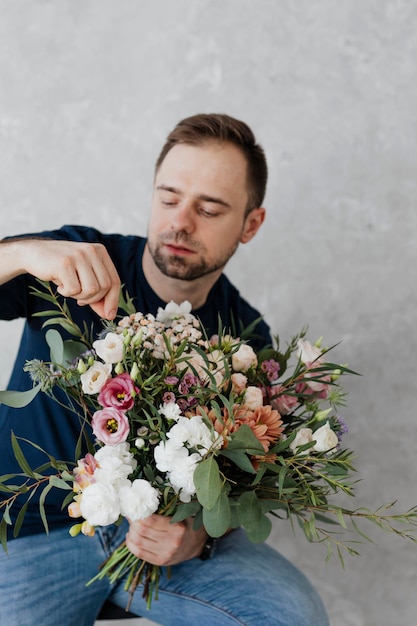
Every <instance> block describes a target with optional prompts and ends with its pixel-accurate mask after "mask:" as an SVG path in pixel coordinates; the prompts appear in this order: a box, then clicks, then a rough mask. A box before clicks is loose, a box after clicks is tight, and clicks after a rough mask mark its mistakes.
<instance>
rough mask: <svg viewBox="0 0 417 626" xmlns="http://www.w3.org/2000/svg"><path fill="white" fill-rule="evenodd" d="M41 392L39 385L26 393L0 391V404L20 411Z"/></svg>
mask: <svg viewBox="0 0 417 626" xmlns="http://www.w3.org/2000/svg"><path fill="white" fill-rule="evenodd" d="M40 390H41V385H36V386H35V387H33V388H32V389H28V390H27V391H11V390H8V391H0V404H5V405H6V406H11V407H13V408H14V409H21V408H22V407H24V406H27V405H28V404H30V403H31V402H32V400H33V398H35V396H37V394H38V393H39V391H40Z"/></svg>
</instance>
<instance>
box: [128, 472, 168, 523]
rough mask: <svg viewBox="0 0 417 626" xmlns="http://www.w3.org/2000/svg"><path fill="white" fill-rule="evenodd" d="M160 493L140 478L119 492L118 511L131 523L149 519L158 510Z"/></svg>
mask: <svg viewBox="0 0 417 626" xmlns="http://www.w3.org/2000/svg"><path fill="white" fill-rule="evenodd" d="M159 496H160V493H159V491H158V490H157V489H155V488H154V487H152V485H151V484H150V483H149V482H148V481H147V480H143V479H141V478H137V479H136V480H134V481H133V483H129V485H126V486H124V487H122V488H121V489H120V490H119V498H120V510H121V513H122V515H124V517H127V518H128V519H129V520H132V521H133V522H134V521H135V520H138V519H145V517H149V516H150V515H152V514H153V513H155V511H156V510H157V509H158V504H159Z"/></svg>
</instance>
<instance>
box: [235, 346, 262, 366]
mask: <svg viewBox="0 0 417 626" xmlns="http://www.w3.org/2000/svg"><path fill="white" fill-rule="evenodd" d="M257 364H258V357H257V356H256V354H255V351H254V350H253V348H252V347H251V346H248V345H247V344H245V343H244V344H242V345H241V346H240V348H239V349H238V350H237V351H236V352H235V353H234V354H232V367H233V369H234V371H235V372H246V371H247V370H248V369H249V368H250V367H251V366H252V365H257Z"/></svg>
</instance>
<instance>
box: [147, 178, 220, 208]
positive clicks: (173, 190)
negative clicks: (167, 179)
mask: <svg viewBox="0 0 417 626" xmlns="http://www.w3.org/2000/svg"><path fill="white" fill-rule="evenodd" d="M157 190H158V191H159V190H162V191H170V192H171V193H176V194H178V195H179V196H181V195H182V192H181V191H180V190H179V189H177V188H176V187H171V185H163V184H162V185H158V186H157ZM197 198H198V199H199V200H203V202H212V203H213V204H220V205H221V206H224V207H226V208H230V204H229V203H228V202H226V201H225V200H223V199H222V198H217V197H215V196H209V195H207V194H204V193H203V194H200V195H199V196H197Z"/></svg>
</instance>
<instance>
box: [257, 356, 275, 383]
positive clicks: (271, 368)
mask: <svg viewBox="0 0 417 626" xmlns="http://www.w3.org/2000/svg"><path fill="white" fill-rule="evenodd" d="M261 369H262V371H263V372H265V373H266V375H267V378H268V380H269V381H271V382H272V381H274V380H276V379H277V378H278V373H279V363H278V361H275V359H269V360H268V361H262V363H261Z"/></svg>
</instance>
